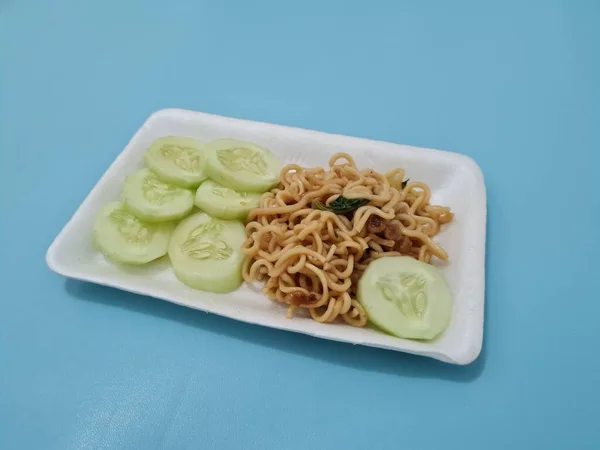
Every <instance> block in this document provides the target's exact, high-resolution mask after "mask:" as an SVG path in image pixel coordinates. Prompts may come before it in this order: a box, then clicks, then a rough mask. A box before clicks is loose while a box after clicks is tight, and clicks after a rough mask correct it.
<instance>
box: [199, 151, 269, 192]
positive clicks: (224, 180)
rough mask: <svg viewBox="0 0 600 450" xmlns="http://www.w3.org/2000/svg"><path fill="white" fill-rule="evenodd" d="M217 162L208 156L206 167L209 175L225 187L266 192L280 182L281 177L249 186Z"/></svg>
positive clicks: (235, 189) (241, 190)
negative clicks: (221, 167) (222, 168)
mask: <svg viewBox="0 0 600 450" xmlns="http://www.w3.org/2000/svg"><path fill="white" fill-rule="evenodd" d="M217 164H218V163H216V162H213V161H212V158H210V157H209V158H208V162H207V163H206V168H205V170H206V173H207V175H208V177H209V178H210V179H211V180H213V181H215V182H217V183H219V184H221V185H223V186H225V187H228V188H230V189H233V190H234V191H240V192H256V193H264V192H267V191H269V190H271V189H273V188H274V187H275V186H277V185H278V184H279V179H277V180H275V181H273V182H270V183H269V182H266V181H265V182H264V183H257V185H256V186H250V187H248V185H247V184H245V183H243V182H241V183H240V182H239V181H238V180H237V179H236V177H235V175H233V174H228V173H224V172H223V171H222V170H221V169H220V167H219V166H218V165H217Z"/></svg>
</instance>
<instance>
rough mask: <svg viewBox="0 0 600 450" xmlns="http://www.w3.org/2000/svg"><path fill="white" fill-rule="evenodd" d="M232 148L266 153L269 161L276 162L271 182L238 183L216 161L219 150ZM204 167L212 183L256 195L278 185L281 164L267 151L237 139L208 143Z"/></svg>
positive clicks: (231, 174) (236, 178)
mask: <svg viewBox="0 0 600 450" xmlns="http://www.w3.org/2000/svg"><path fill="white" fill-rule="evenodd" d="M233 146H242V147H248V148H253V149H256V150H262V151H263V152H265V153H266V155H267V156H268V158H269V159H271V161H272V162H276V164H277V166H278V167H277V173H275V172H273V174H272V175H273V180H272V181H269V180H256V181H255V182H254V183H253V184H252V185H248V184H246V183H244V181H240V180H239V179H238V177H236V175H235V174H234V173H229V171H227V170H226V169H224V168H222V167H221V163H220V162H219V161H218V157H217V152H218V151H220V150H225V149H227V148H228V147H233ZM205 149H206V165H205V167H204V170H205V172H206V174H207V175H208V178H210V179H212V180H213V181H215V182H217V183H219V184H221V185H223V186H225V187H228V188H231V189H233V190H235V191H239V192H256V193H264V192H267V191H269V190H271V189H273V188H274V187H276V186H277V185H278V184H279V181H280V179H279V171H280V170H281V167H282V165H281V162H280V161H279V160H278V159H277V157H276V156H275V155H274V154H273V153H272V152H271V151H270V150H268V149H266V148H264V147H261V146H259V145H256V144H254V143H252V142H247V141H242V140H237V139H217V140H215V141H212V142H209V143H208V144H206V147H205ZM249 186H250V187H249Z"/></svg>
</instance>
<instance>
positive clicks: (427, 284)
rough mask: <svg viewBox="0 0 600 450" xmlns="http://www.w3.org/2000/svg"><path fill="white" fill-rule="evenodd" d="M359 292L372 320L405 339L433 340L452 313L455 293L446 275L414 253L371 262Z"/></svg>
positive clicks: (360, 284) (446, 324)
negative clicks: (411, 255)
mask: <svg viewBox="0 0 600 450" xmlns="http://www.w3.org/2000/svg"><path fill="white" fill-rule="evenodd" d="M357 294H358V295H357V297H358V301H359V302H360V303H361V304H362V305H363V306H364V307H365V310H366V311H367V315H368V317H369V320H370V321H371V322H372V323H373V324H374V325H376V326H378V327H379V328H381V329H382V330H384V331H386V332H388V333H390V334H392V335H394V336H397V337H401V338H407V339H433V338H435V337H436V336H438V335H439V334H440V333H441V332H442V331H444V329H445V328H446V327H447V326H448V323H449V322H450V317H451V315H452V303H453V300H452V293H451V292H450V289H449V287H448V285H447V284H446V280H445V279H444V277H443V276H442V274H441V273H440V272H439V271H438V270H437V269H436V268H435V267H434V266H432V265H430V264H426V263H424V262H421V261H418V260H416V259H413V258H411V257H410V256H391V257H386V258H380V259H376V260H375V261H373V262H371V263H370V264H369V265H368V267H367V270H365V273H364V274H363V276H362V277H361V279H360V281H359V283H358V292H357Z"/></svg>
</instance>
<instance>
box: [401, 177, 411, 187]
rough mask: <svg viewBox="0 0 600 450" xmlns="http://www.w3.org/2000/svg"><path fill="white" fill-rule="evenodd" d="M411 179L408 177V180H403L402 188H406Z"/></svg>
mask: <svg viewBox="0 0 600 450" xmlns="http://www.w3.org/2000/svg"><path fill="white" fill-rule="evenodd" d="M409 181H410V178H407V179H406V180H404V181H403V182H402V185H401V186H402V189H404V188H405V187H406V185H407V184H408V182H409Z"/></svg>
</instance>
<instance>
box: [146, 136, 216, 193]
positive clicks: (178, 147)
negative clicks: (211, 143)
mask: <svg viewBox="0 0 600 450" xmlns="http://www.w3.org/2000/svg"><path fill="white" fill-rule="evenodd" d="M144 161H145V162H146V165H147V166H148V167H149V168H150V169H152V171H153V172H154V173H156V174H157V175H158V177H159V178H160V179H161V180H162V181H164V182H166V183H171V184H175V185H177V186H181V187H185V188H195V187H198V186H199V185H200V183H202V181H204V180H205V179H206V175H205V173H204V166H205V165H206V154H205V153H204V144H202V143H200V142H198V141H197V140H195V139H192V138H188V137H177V136H166V137H161V138H159V139H157V140H155V141H154V142H153V143H152V145H150V147H149V148H148V150H147V151H146V154H145V155H144Z"/></svg>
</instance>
